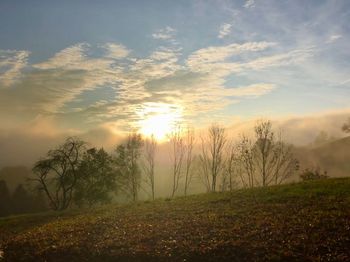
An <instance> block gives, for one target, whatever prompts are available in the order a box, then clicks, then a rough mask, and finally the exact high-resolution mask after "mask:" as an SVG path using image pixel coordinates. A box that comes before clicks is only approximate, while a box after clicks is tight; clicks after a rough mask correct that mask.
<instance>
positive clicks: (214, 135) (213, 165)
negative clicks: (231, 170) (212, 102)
mask: <svg viewBox="0 0 350 262" xmlns="http://www.w3.org/2000/svg"><path fill="white" fill-rule="evenodd" d="M208 133H209V134H208V137H207V138H206V139H205V138H201V142H202V145H201V146H202V148H201V149H202V152H201V155H200V160H201V162H202V165H203V168H204V171H205V175H206V176H207V177H206V180H205V181H206V183H207V186H208V185H210V190H211V191H212V192H215V191H216V183H217V178H218V176H219V175H220V173H221V172H222V170H223V168H224V155H223V154H224V147H225V144H226V134H225V128H223V127H220V126H219V125H217V124H213V125H212V126H211V127H210V128H209V130H208ZM209 176H210V177H209Z"/></svg>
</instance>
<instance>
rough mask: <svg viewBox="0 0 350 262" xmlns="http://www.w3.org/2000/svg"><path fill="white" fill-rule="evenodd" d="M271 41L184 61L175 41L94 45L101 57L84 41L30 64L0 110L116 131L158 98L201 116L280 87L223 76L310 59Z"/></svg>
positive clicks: (205, 51) (200, 53)
mask: <svg viewBox="0 0 350 262" xmlns="http://www.w3.org/2000/svg"><path fill="white" fill-rule="evenodd" d="M276 46H277V43H275V42H266V41H261V42H246V43H242V44H237V43H233V44H229V45H223V46H209V47H206V48H202V49H199V50H196V51H194V52H192V53H191V54H189V55H188V56H187V58H186V59H185V61H184V62H181V60H180V57H181V56H182V55H183V54H182V53H181V48H179V47H177V46H173V45H171V46H170V47H169V46H167V47H166V46H163V47H158V48H156V49H155V50H154V51H153V52H152V53H151V54H150V55H149V56H147V57H144V58H138V57H134V56H132V55H131V54H132V52H131V50H129V49H128V48H126V47H124V46H122V45H120V44H118V43H113V44H111V43H108V44H105V45H102V46H99V48H102V49H103V50H102V51H103V52H102V55H101V52H100V51H101V50H99V52H97V54H100V55H96V54H95V53H94V50H96V48H94V47H92V46H90V45H89V44H86V43H81V44H76V45H74V46H71V47H68V48H65V49H63V50H62V51H59V52H58V53H56V54H55V55H54V56H53V57H51V58H49V59H48V60H46V61H43V62H41V63H36V64H33V65H31V68H32V69H31V70H29V71H28V72H27V73H26V74H24V77H23V78H22V79H21V81H20V82H18V83H14V84H13V88H10V89H9V91H6V92H5V91H2V93H0V108H1V110H2V112H3V113H5V112H6V110H7V111H8V110H9V104H11V111H12V113H13V112H17V114H18V113H19V112H21V110H22V111H23V110H25V112H26V113H29V111H32V113H33V114H34V115H35V113H40V114H48V115H56V116H57V117H59V118H62V119H65V121H68V120H69V119H71V120H69V121H72V123H74V122H76V120H77V119H79V120H80V121H81V119H83V122H84V123H85V124H86V125H92V126H93V125H94V123H95V124H96V123H98V124H102V123H115V124H116V123H118V126H119V127H120V128H128V127H133V126H134V127H135V124H137V123H138V122H139V121H141V119H140V112H144V110H145V108H147V106H148V105H150V104H157V103H158V104H162V105H165V104H166V105H168V106H169V108H175V109H176V110H179V108H181V114H182V115H183V117H184V119H189V118H195V119H198V121H200V118H201V116H203V115H207V114H208V113H210V112H219V111H220V110H223V109H224V108H225V107H227V106H229V105H231V104H234V103H239V102H240V101H242V100H244V99H247V98H258V97H260V96H263V95H266V94H268V93H270V92H272V91H273V90H275V89H276V88H278V85H276V84H275V83H270V82H266V81H254V82H250V83H247V84H245V85H242V84H237V85H232V84H230V85H227V83H226V80H227V77H229V76H231V75H235V74H240V73H241V72H244V71H246V70H261V69H264V68H267V67H271V66H276V65H280V66H284V65H289V64H291V63H293V62H297V61H302V60H301V59H307V57H308V56H309V55H310V54H309V53H311V51H307V50H292V51H290V52H287V53H284V54H275V55H270V53H271V50H273V48H274V47H276ZM267 51H269V52H268V54H267V53H265V52H267ZM106 53H107V55H106ZM238 57H240V59H239V60H238V59H237V58H238ZM122 58H127V59H122ZM242 58H244V59H242ZM106 88H109V90H110V91H109V94H108V96H105V97H99V98H96V99H94V97H93V96H91V95H89V92H92V91H94V90H97V89H101V90H102V89H106ZM78 102H79V105H78V104H77V103H78ZM28 109H30V110H28ZM175 109H174V110H175ZM204 117H205V116H204ZM84 123H81V125H84Z"/></svg>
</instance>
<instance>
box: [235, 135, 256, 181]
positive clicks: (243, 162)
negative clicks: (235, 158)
mask: <svg viewBox="0 0 350 262" xmlns="http://www.w3.org/2000/svg"><path fill="white" fill-rule="evenodd" d="M238 150H239V168H241V167H242V169H243V170H244V172H245V173H243V172H239V176H240V178H241V182H242V184H243V186H244V187H250V188H252V187H254V185H255V183H254V176H255V165H254V156H253V146H252V141H251V139H249V138H248V137H247V136H245V135H242V136H241V139H240V141H239V143H238ZM240 171H241V170H240ZM244 174H246V176H247V178H246V177H245V176H244Z"/></svg>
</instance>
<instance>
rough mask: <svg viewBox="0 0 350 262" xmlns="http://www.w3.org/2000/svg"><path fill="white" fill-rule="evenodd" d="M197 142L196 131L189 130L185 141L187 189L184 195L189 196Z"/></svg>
mask: <svg viewBox="0 0 350 262" xmlns="http://www.w3.org/2000/svg"><path fill="white" fill-rule="evenodd" d="M194 142H195V136H194V130H193V129H190V128H187V132H186V141H185V158H186V159H185V188H184V193H185V196H187V192H188V188H189V186H190V183H191V180H192V172H191V168H192V163H193V147H194Z"/></svg>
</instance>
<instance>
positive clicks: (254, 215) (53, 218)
mask: <svg viewBox="0 0 350 262" xmlns="http://www.w3.org/2000/svg"><path fill="white" fill-rule="evenodd" d="M349 204H350V179H349V178H339V179H326V180H320V181H312V182H304V183H297V184H291V185H282V186H273V187H268V188H260V189H253V190H237V191H234V192H230V193H212V194H201V195H194V196H189V197H186V198H185V197H179V198H175V199H173V200H170V199H162V200H156V201H153V202H137V203H134V204H128V205H109V206H105V207H101V208H95V209H86V210H73V211H66V212H63V213H58V212H47V213H42V214H36V215H23V216H16V217H8V218H2V219H0V250H1V252H2V253H1V252H0V254H2V256H3V260H4V261H301V260H303V261H350V249H349V247H350V205H349ZM0 260H1V259H0Z"/></svg>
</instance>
